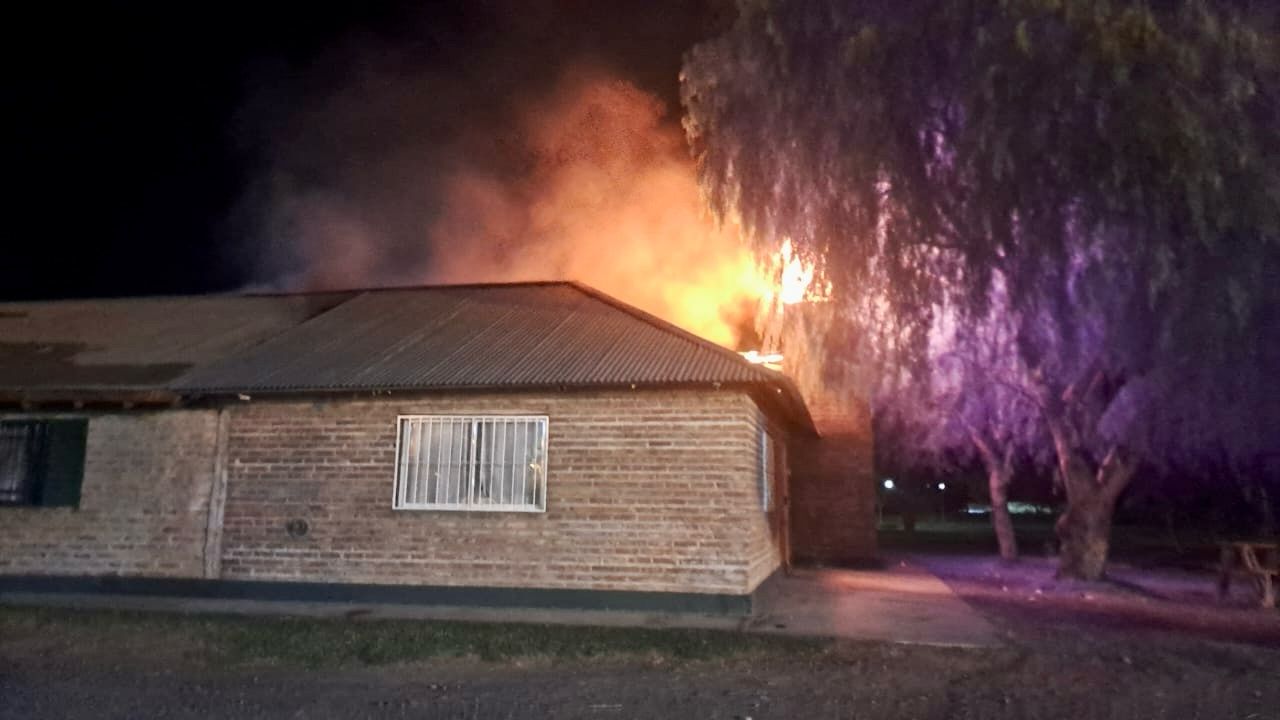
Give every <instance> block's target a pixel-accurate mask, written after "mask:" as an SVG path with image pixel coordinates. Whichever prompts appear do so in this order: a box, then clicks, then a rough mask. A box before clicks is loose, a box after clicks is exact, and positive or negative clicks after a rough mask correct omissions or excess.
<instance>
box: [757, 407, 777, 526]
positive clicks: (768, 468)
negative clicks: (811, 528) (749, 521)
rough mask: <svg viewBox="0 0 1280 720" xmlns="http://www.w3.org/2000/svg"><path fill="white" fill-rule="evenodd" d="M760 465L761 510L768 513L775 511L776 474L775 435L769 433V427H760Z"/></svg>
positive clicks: (758, 470) (758, 469) (758, 471)
mask: <svg viewBox="0 0 1280 720" xmlns="http://www.w3.org/2000/svg"><path fill="white" fill-rule="evenodd" d="M758 455H759V467H757V468H756V472H757V474H758V476H759V487H760V510H761V511H763V512H766V513H769V512H773V495H774V493H773V475H774V462H775V459H774V455H775V450H774V448H773V436H772V435H771V434H769V429H768V428H767V427H761V428H760V450H759V454H758Z"/></svg>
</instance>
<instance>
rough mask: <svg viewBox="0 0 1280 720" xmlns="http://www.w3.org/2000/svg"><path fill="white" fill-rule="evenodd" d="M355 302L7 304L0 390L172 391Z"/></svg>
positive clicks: (210, 299) (334, 297)
mask: <svg viewBox="0 0 1280 720" xmlns="http://www.w3.org/2000/svg"><path fill="white" fill-rule="evenodd" d="M349 297H351V295H350V294H346V293H329V294H316V295H301V296H292V297H290V296H277V297H240V296H202V297H151V298H128V299H108V300H102V299H98V300H57V301H51V302H50V301H45V302H8V303H0V389H3V390H43V389H61V390H65V389H88V390H99V389H147V390H156V389H163V388H166V387H167V386H168V385H169V384H171V383H173V382H174V381H176V380H177V379H178V378H179V377H181V376H182V375H183V374H184V373H186V372H188V371H189V370H191V369H192V368H194V367H197V366H200V365H203V364H208V363H212V362H217V361H219V360H221V359H223V358H226V357H228V356H231V355H234V354H235V353H237V352H240V351H243V350H245V349H248V348H251V347H253V346H254V345H256V344H258V343H260V342H262V341H264V340H266V339H268V338H272V337H276V336H278V335H280V334H281V333H282V332H284V331H285V330H286V329H288V328H291V327H294V326H296V325H298V324H300V323H302V322H304V321H306V320H307V319H309V318H311V317H314V316H315V315H316V314H318V313H320V312H323V311H324V310H327V309H329V308H331V307H333V306H334V305H337V304H338V303H340V302H341V301H343V300H345V299H347V298H349Z"/></svg>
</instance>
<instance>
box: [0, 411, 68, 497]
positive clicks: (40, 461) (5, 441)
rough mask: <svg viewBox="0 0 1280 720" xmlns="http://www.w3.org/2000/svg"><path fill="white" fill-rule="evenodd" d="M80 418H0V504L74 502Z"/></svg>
mask: <svg viewBox="0 0 1280 720" xmlns="http://www.w3.org/2000/svg"><path fill="white" fill-rule="evenodd" d="M88 430H89V421H88V420H84V419H56V420H0V505H39V506H44V507H55V506H70V507H78V506H79V505H80V483H81V481H82V480H83V478H84V449H85V439H86V437H87V435H88Z"/></svg>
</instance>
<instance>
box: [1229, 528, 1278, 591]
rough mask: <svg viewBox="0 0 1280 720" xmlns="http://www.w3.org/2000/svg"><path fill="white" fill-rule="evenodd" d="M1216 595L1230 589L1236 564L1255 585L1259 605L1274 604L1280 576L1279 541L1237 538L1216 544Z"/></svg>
mask: <svg viewBox="0 0 1280 720" xmlns="http://www.w3.org/2000/svg"><path fill="white" fill-rule="evenodd" d="M1218 547H1219V548H1220V555H1219V558H1220V563H1219V566H1218V595H1219V596H1220V597H1225V596H1226V594H1227V591H1229V590H1230V589H1231V575H1232V574H1233V573H1235V572H1236V566H1237V565H1239V566H1240V567H1241V568H1243V571H1244V572H1245V573H1246V574H1248V575H1249V576H1251V577H1252V578H1253V580H1254V582H1255V583H1257V585H1258V590H1259V593H1260V594H1261V595H1262V607H1265V608H1274V607H1275V606H1276V581H1277V578H1278V577H1280V562H1278V560H1280V543H1274V542H1269V541H1261V540H1236V541H1234V542H1223V543H1218Z"/></svg>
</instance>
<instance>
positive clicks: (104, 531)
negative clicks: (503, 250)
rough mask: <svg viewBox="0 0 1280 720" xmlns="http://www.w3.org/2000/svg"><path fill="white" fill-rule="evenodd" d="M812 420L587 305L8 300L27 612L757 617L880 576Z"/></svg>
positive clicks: (859, 517) (850, 490)
mask: <svg viewBox="0 0 1280 720" xmlns="http://www.w3.org/2000/svg"><path fill="white" fill-rule="evenodd" d="M805 400H806V399H805V398H804V397H802V393H801V392H800V390H799V389H798V388H797V386H796V384H795V383H793V382H792V381H791V380H790V379H788V378H787V377H786V376H785V375H783V374H781V373H779V372H777V371H774V370H771V369H768V368H766V367H762V366H760V365H757V364H753V363H750V362H748V361H747V360H745V359H744V358H742V357H741V356H739V355H738V354H737V353H735V352H733V351H731V350H729V349H726V348H723V347H721V346H718V345H716V344H714V343H711V342H709V341H707V340H704V339H702V338H700V337H697V336H695V335H692V334H690V333H688V332H685V331H683V330H681V329H679V328H677V327H675V326H673V325H671V324H670V323H667V322H665V321H663V320H660V319H658V318H657V317H654V316H652V315H649V314H648V313H645V312H643V311H641V310H638V309H636V308H634V307H631V306H629V305H626V304H624V303H621V302H619V301H617V300H614V299H612V298H610V297H608V296H605V295H602V294H600V293H598V292H596V291H594V290H591V289H589V288H586V287H585V286H581V285H578V284H575V283H564V282H555V283H515V284H501V285H466V286H439V287H419V288H406V289H388V290H375V291H347V292H329V293H314V294H292V295H259V296H252V295H250V296H234V297H230V296H228V297H171V298H143V299H122V300H105V301H103V300H97V301H54V302H29V303H7V304H4V305H0V403H3V405H2V406H0V408H3V409H0V430H2V431H3V432H2V433H0V517H3V528H4V531H3V532H2V533H0V588H3V589H4V591H6V592H21V591H28V592H31V591H40V592H49V591H55V590H74V591H79V592H83V591H87V590H108V591H119V592H151V593H164V594H198V595H210V596H223V597H226V596H235V597H244V596H255V595H256V596H262V597H272V598H286V597H287V598H343V599H363V600H369V601H373V600H377V599H387V600H394V601H400V602H439V603H445V604H454V605H457V604H472V603H475V604H488V605H521V606H538V605H561V606H563V605H569V606H575V607H628V608H642V607H647V608H668V609H671V608H678V609H685V610H696V611H703V612H746V611H747V610H748V609H749V605H750V597H751V595H752V593H753V592H754V591H755V589H756V588H757V587H758V586H759V585H760V583H761V582H763V581H764V580H765V579H766V578H767V577H769V576H770V575H771V574H773V573H774V572H776V571H778V570H779V569H780V568H785V567H786V566H787V565H788V564H789V562H790V560H791V558H792V556H793V555H794V556H795V557H797V558H800V559H809V560H848V559H855V558H863V557H866V556H867V555H869V554H871V553H872V552H874V546H873V545H872V544H870V543H871V542H873V538H870V536H868V535H867V534H866V533H869V532H870V530H871V522H872V517H873V514H872V513H871V512H870V506H869V504H865V503H864V501H863V500H862V499H861V498H863V497H864V496H863V495H862V494H861V493H863V492H864V491H865V497H866V498H869V497H870V496H871V480H870V476H869V473H870V467H869V464H868V465H865V466H863V464H866V463H869V457H870V456H869V452H866V451H867V450H869V438H868V436H867V434H866V424H865V423H861V422H847V419H848V418H849V417H851V416H850V415H849V413H847V412H843V411H842V412H841V413H835V414H832V413H829V412H828V410H827V406H826V405H824V404H822V403H821V402H813V400H812V399H810V404H809V405H806V402H805ZM810 407H812V408H813V409H814V410H815V412H813V413H811V412H810V409H809V408H810ZM833 417H842V418H846V421H842V422H846V424H845V425H841V424H839V423H837V422H835V421H833V420H832V418H833ZM832 430H834V432H832ZM820 434H822V435H825V437H820ZM832 437H834V438H835V439H836V440H837V442H836V443H831V442H830V440H831V438H832ZM837 446H839V447H844V448H846V450H844V451H832V450H829V449H828V448H829V447H837ZM849 448H852V450H849ZM863 485H865V487H862V486H863ZM869 538H870V539H869Z"/></svg>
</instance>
